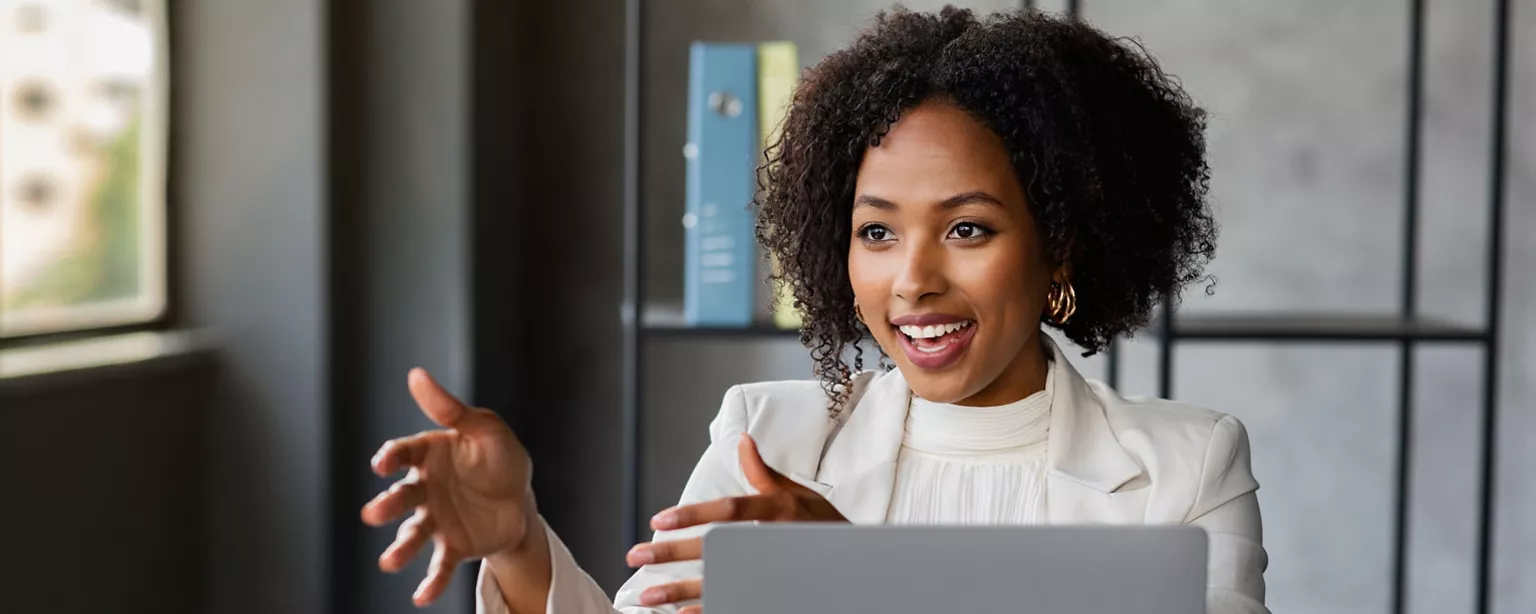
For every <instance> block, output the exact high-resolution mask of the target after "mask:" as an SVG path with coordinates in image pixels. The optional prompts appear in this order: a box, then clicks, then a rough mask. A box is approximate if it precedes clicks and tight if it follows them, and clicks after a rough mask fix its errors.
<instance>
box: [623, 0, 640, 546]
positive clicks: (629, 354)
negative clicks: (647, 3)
mask: <svg viewBox="0 0 1536 614" xmlns="http://www.w3.org/2000/svg"><path fill="white" fill-rule="evenodd" d="M624 6H625V10H624V307H623V308H624V313H623V318H624V382H623V386H624V428H623V433H624V435H623V437H624V450H623V461H622V469H621V471H622V472H623V476H622V478H621V479H622V484H623V495H622V496H623V505H622V509H621V514H622V515H623V520H622V522H623V539H624V547H626V548H628V547H629V546H631V545H634V544H635V543H636V542H638V541H639V537H640V535H643V534H644V528H643V527H642V526H641V520H640V500H641V498H640V497H641V493H640V477H641V475H642V472H641V468H640V459H641V458H642V456H643V452H642V450H641V448H640V444H641V439H642V437H641V433H642V432H643V431H642V430H641V419H642V417H643V414H642V413H641V412H642V406H641V399H642V398H643V394H644V391H643V390H641V386H640V383H641V381H643V373H641V371H640V368H641V364H640V356H641V349H642V348H641V347H640V343H641V340H642V339H643V335H642V330H641V329H642V326H643V322H644V312H645V296H644V292H645V284H644V280H642V279H641V273H642V272H643V271H644V270H645V267H644V263H643V262H642V256H643V255H644V254H645V250H644V245H643V239H644V234H645V231H644V228H645V224H644V217H643V216H642V215H641V211H640V207H641V204H642V203H641V197H640V195H641V194H642V192H641V190H642V189H643V188H642V186H641V184H640V178H641V177H642V173H641V170H642V169H641V164H642V161H641V159H640V144H641V137H642V135H643V134H644V132H643V130H642V126H641V125H640V123H641V118H642V117H644V116H643V115H642V108H641V89H640V71H641V67H642V66H644V63H643V62H642V54H643V53H644V49H645V45H644V40H643V38H642V37H643V34H644V31H645V20H644V12H643V9H644V7H643V4H642V3H641V0H627V2H625V4H624Z"/></svg>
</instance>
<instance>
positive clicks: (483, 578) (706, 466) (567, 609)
mask: <svg viewBox="0 0 1536 614" xmlns="http://www.w3.org/2000/svg"><path fill="white" fill-rule="evenodd" d="M746 426H747V409H746V402H745V398H744V395H743V393H742V391H741V389H740V388H732V389H730V390H729V391H727V392H726V394H725V398H724V400H723V401H722V403H721V407H720V413H719V414H718V415H717V416H716V418H715V420H714V421H713V422H712V423H710V429H709V432H710V444H709V447H708V448H706V449H705V450H704V454H703V455H702V456H701V457H700V458H699V462H698V464H697V465H696V466H695V467H694V470H693V474H692V475H691V476H689V478H688V484H687V485H686V486H685V487H684V488H683V493H682V496H681V497H680V501H679V504H680V505H686V504H691V503H700V502H704V501H711V500H715V499H722V498H726V497H737V496H742V495H746V494H749V493H748V490H747V487H746V484H745V481H744V478H743V477H741V469H740V464H739V462H738V460H737V452H736V448H737V444H738V442H739V441H740V439H741V435H742V434H743V433H745V432H746ZM533 518H535V519H537V520H536V522H535V523H532V524H534V525H535V526H533V527H530V529H529V539H528V540H527V541H529V542H530V543H531V542H532V541H533V539H534V535H535V534H537V535H539V536H541V537H542V539H540V540H539V541H541V542H542V543H543V546H542V548H540V547H537V546H532V547H530V548H528V550H527V551H525V552H522V553H507V554H505V555H494V556H491V557H487V558H486V560H485V562H484V563H482V565H481V569H480V577H479V580H478V588H477V590H476V593H475V594H476V596H475V611H476V612H478V613H481V614H536V613H537V612H546V613H547V614H613V613H614V612H615V611H616V610H617V611H620V612H623V614H654V613H672V612H676V611H677V609H678V608H680V607H684V606H688V605H693V604H695V603H697V601H696V600H688V601H683V602H680V603H673V604H668V605H664V606H657V607H648V606H644V605H642V597H641V595H642V594H643V593H644V592H645V591H646V589H651V588H660V587H668V586H671V585H675V584H676V583H686V582H691V581H694V580H697V579H698V578H700V577H702V576H703V574H704V565H703V563H702V562H701V561H698V560H690V561H678V562H669V563H661V564H653V565H644V566H642V567H640V569H639V570H637V571H636V572H635V574H634V575H633V576H631V577H630V578H629V580H628V581H626V582H625V583H624V585H623V586H622V587H620V588H619V592H618V594H617V595H616V596H615V598H614V600H613V601H612V602H610V601H609V600H608V597H607V595H606V594H605V593H604V592H603V590H602V588H601V587H599V586H598V585H597V583H596V582H594V581H593V580H592V578H591V577H590V576H588V575H587V573H586V572H585V571H583V570H582V569H581V567H580V565H578V564H577V563H576V560H575V558H574V557H572V556H571V553H570V551H569V550H567V549H566V547H565V544H563V543H562V542H561V540H560V538H559V536H558V535H556V534H555V532H554V531H552V530H550V529H549V527H548V525H547V523H545V522H544V520H543V518H541V517H539V516H536V515H535V516H533ZM707 529H708V526H693V527H687V528H684V529H679V530H676V531H658V532H656V533H655V535H654V538H653V539H654V541H657V542H668V541H677V540H685V539H689V538H693V537H698V536H701V535H703V534H704V532H705V531H706V530H707ZM546 569H547V570H548V571H547V575H546V572H545V571H544V570H546Z"/></svg>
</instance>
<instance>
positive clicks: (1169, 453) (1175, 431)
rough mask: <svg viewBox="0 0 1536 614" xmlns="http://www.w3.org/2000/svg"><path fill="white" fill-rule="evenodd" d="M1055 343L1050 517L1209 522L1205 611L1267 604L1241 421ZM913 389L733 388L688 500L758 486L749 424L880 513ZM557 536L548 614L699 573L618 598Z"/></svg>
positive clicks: (797, 462) (684, 533) (772, 445)
mask: <svg viewBox="0 0 1536 614" xmlns="http://www.w3.org/2000/svg"><path fill="white" fill-rule="evenodd" d="M1046 339H1047V342H1046V343H1047V345H1048V346H1049V347H1050V349H1051V351H1052V352H1053V353H1054V354H1055V360H1056V364H1057V366H1056V369H1057V371H1056V377H1054V378H1052V381H1053V382H1054V383H1053V384H1052V385H1053V386H1054V388H1055V389H1054V390H1052V391H1051V425H1050V433H1049V435H1048V439H1047V442H1048V443H1047V459H1046V462H1047V471H1048V472H1047V477H1046V513H1047V516H1048V522H1049V523H1050V524H1119V525H1137V524H1192V525H1196V526H1200V527H1203V528H1205V529H1206V531H1207V533H1208V534H1209V537H1210V570H1209V580H1208V583H1209V588H1208V591H1207V598H1206V601H1207V611H1208V612H1209V614H1240V613H1241V614H1267V613H1268V609H1266V608H1265V607H1264V569H1265V567H1266V566H1267V564H1268V556H1267V555H1266V554H1265V552H1264V547H1263V538H1262V530H1261V525H1260V521H1259V503H1258V499H1257V497H1255V495H1254V492H1255V491H1256V490H1257V489H1258V483H1257V482H1256V481H1254V479H1253V473H1252V471H1251V470H1250V469H1249V462H1248V434H1247V432H1246V431H1245V430H1244V429H1243V425H1242V423H1240V422H1238V420H1237V419H1236V418H1233V417H1232V416H1228V415H1224V414H1220V413H1217V412H1213V411H1209V410H1205V409H1200V408H1197V407H1192V406H1189V405H1184V404H1181V403H1174V402H1171V401H1165V400H1157V399H1146V398H1125V397H1121V396H1119V395H1118V394H1116V393H1115V392H1114V391H1113V390H1110V389H1109V387H1108V386H1105V385H1104V384H1103V383H1100V382H1096V381H1093V382H1090V381H1088V380H1085V379H1083V377H1082V376H1081V375H1079V374H1078V373H1077V370H1076V369H1074V368H1072V365H1071V363H1069V362H1067V360H1066V358H1065V356H1063V355H1062V352H1061V349H1060V348H1059V347H1057V346H1056V344H1055V343H1054V342H1052V341H1049V337H1046ZM909 392H910V391H909V389H908V387H907V383H906V380H905V379H903V378H902V376H901V373H900V372H899V371H896V370H893V371H890V372H884V373H882V372H865V373H861V374H860V375H859V376H858V377H857V378H855V380H854V383H853V388H852V394H851V396H850V397H849V399H850V400H849V406H850V407H852V408H853V409H852V411H850V412H845V413H844V417H843V419H842V421H841V424H839V423H838V422H836V421H834V420H832V419H831V418H830V417H829V413H828V411H827V400H826V395H825V393H824V392H823V391H822V388H821V385H820V383H818V382H816V381H813V380H802V381H786V382H764V383H757V384H746V385H741V386H735V387H732V388H731V389H730V390H729V391H727V392H726V394H725V400H724V402H723V403H722V404H721V407H720V414H719V416H718V417H716V418H715V420H714V421H713V422H712V423H711V424H710V437H711V443H710V445H709V448H708V449H706V450H705V451H704V455H703V456H702V457H701V458H700V459H699V463H698V466H697V467H695V468H694V470H693V475H692V476H691V477H690V478H689V479H688V484H687V486H686V487H685V488H684V489H683V494H682V498H681V503H695V502H699V501H707V500H711V499H718V498H721V497H733V496H740V495H746V494H751V493H752V492H753V491H752V490H751V488H750V487H749V486H748V485H747V479H746V476H745V475H743V474H742V470H741V465H740V463H739V462H738V461H737V457H736V444H737V441H738V440H739V439H740V436H741V434H742V433H743V432H746V433H750V434H751V435H752V437H753V438H754V439H755V440H756V441H757V444H758V449H759V451H760V452H761V454H762V456H763V460H764V461H765V462H766V463H767V464H768V466H770V467H772V468H774V469H775V470H777V471H778V472H780V473H782V474H784V475H786V476H788V477H790V478H791V479H793V480H795V481H797V482H799V483H801V484H804V485H806V486H808V487H810V488H811V489H813V490H816V491H817V492H820V493H821V494H822V495H823V496H825V497H826V498H827V500H828V501H831V502H832V504H833V505H834V506H836V507H837V509H838V511H840V512H842V513H843V515H844V516H846V517H847V518H848V519H849V520H850V521H852V522H854V523H861V524H878V523H882V522H884V521H885V518H886V508H887V506H888V505H889V503H890V499H891V490H892V487H893V486H894V481H895V477H896V458H897V454H898V452H900V450H901V442H902V436H903V432H904V428H905V424H906V415H907V408H908V404H909V401H910V397H909ZM703 531H704V528H703V527H691V528H688V529H683V530H679V531H662V532H658V533H657V534H656V536H655V539H656V540H670V539H681V538H685V537H691V536H694V535H698V534H701V533H702V532H703ZM549 542H550V550H551V564H552V568H553V572H554V573H553V580H552V583H551V587H550V592H549V602H548V604H547V610H548V612H549V614H611V613H612V612H614V611H615V609H617V610H618V611H622V612H624V613H625V614H641V613H656V612H669V613H670V612H675V611H676V607H675V606H667V607H663V608H649V607H645V606H641V605H639V601H640V593H641V591H644V590H645V589H646V588H648V587H651V586H654V585H657V584H663V583H667V582H672V581H676V580H683V579H688V578H696V577H699V576H700V575H701V574H702V571H703V565H702V564H701V563H700V562H698V561H688V562H679V563H665V564H659V565H647V566H645V567H642V568H640V569H639V570H638V571H636V572H635V574H634V575H633V576H632V577H630V579H629V581H627V582H625V583H624V586H623V587H621V588H620V589H619V592H618V595H617V597H616V599H615V600H614V601H613V602H610V601H609V600H608V597H607V595H605V594H604V593H603V591H602V589H601V588H600V587H598V586H597V584H596V583H594V582H593V581H592V579H591V578H590V577H588V576H587V574H586V573H585V572H583V571H582V570H581V568H580V567H578V566H577V565H576V562H575V560H574V559H573V558H572V557H571V554H570V552H569V551H568V550H567V549H566V548H565V546H564V544H562V543H561V542H560V540H559V538H558V537H556V536H555V535H554V534H553V532H550V535H549ZM1030 554H1031V553H1021V556H1027V555H1030ZM1032 554H1033V555H1035V556H1048V554H1047V553H1032ZM707 584H708V581H707V579H706V585H707ZM681 605H687V604H686V603H685V604H681ZM476 611H477V612H482V613H488V614H489V613H505V612H507V608H506V605H505V603H504V602H503V600H502V597H501V593H500V591H499V590H498V587H497V584H496V581H495V579H494V578H493V577H492V576H491V575H490V574H489V570H488V569H486V568H484V567H482V569H481V573H480V577H479V581H478V588H477V590H476ZM705 614H708V612H707V611H706V613H705Z"/></svg>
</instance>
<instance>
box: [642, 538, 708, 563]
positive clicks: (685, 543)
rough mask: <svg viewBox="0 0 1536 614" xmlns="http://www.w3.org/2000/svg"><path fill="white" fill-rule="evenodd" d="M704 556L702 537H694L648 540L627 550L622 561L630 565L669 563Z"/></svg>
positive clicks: (692, 559)
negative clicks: (659, 540) (658, 540)
mask: <svg viewBox="0 0 1536 614" xmlns="http://www.w3.org/2000/svg"><path fill="white" fill-rule="evenodd" d="M703 556H704V539H703V538H701V537H694V538H690V539H679V540H674V541H664V542H650V543H647V544H639V545H637V546H635V547H634V548H631V549H630V550H629V554H628V555H626V556H625V557H624V561H625V562H626V563H629V566H630V567H640V566H642V565H652V564H656V563H671V562H673V561H694V560H698V559H699V558H702V557H703Z"/></svg>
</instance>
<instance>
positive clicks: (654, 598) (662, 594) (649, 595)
mask: <svg viewBox="0 0 1536 614" xmlns="http://www.w3.org/2000/svg"><path fill="white" fill-rule="evenodd" d="M666 602H667V591H665V590H663V589H662V588H661V587H659V586H652V587H650V588H648V589H645V592H643V593H640V603H641V604H644V605H661V604H663V603H666Z"/></svg>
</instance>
